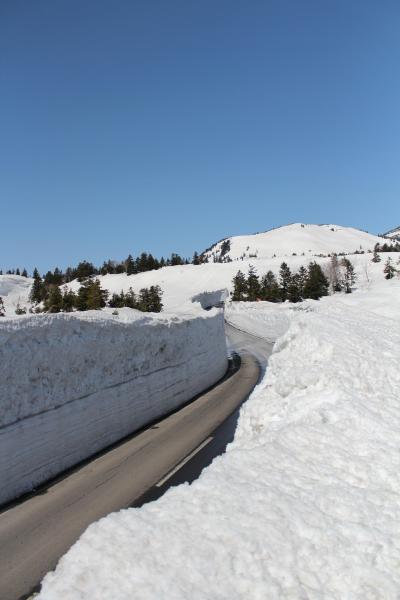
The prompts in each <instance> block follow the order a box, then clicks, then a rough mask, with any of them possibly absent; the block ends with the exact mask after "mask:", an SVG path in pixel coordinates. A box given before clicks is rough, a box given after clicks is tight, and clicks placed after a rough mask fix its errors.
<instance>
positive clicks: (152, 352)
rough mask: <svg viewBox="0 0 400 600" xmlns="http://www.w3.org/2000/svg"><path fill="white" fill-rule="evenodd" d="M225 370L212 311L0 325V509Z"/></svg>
mask: <svg viewBox="0 0 400 600" xmlns="http://www.w3.org/2000/svg"><path fill="white" fill-rule="evenodd" d="M226 366H227V353H226V345H225V333H224V322H223V315H222V312H221V311H217V310H216V309H215V310H214V311H210V312H205V311H203V310H201V309H200V307H198V308H197V310H196V309H195V307H194V306H193V309H192V313H191V314H190V315H187V316H183V315H174V314H169V315H168V316H166V315H154V314H153V315H150V314H147V315H144V314H143V313H140V312H138V311H135V310H131V309H129V308H125V309H121V310H120V311H119V315H113V314H111V310H109V311H103V312H97V311H89V312H85V313H73V314H71V313H69V314H59V315H35V316H29V317H28V316H27V317H24V318H20V319H17V318H15V319H8V318H3V319H1V322H0V481H1V486H0V503H2V502H5V501H7V500H9V499H11V498H13V497H15V496H16V495H18V494H21V493H23V492H25V491H27V490H29V489H31V487H32V486H35V485H37V484H38V483H40V482H42V481H44V480H45V479H48V478H49V477H52V476H54V475H55V474H57V473H59V472H60V471H62V470H63V469H65V468H67V467H69V466H71V465H74V464H76V463H77V462H79V461H80V460H82V459H84V458H87V457H88V456H90V455H91V454H93V453H94V452H97V451H98V450H100V449H101V448H104V447H106V446H107V445H109V444H111V443H113V442H115V441H116V440H119V439H121V438H122V437H124V436H125V435H127V434H128V433H131V432H132V431H135V430H136V429H138V428H140V427H142V426H143V425H145V424H146V423H148V422H149V421H151V420H153V419H155V418H157V417H160V416H161V415H163V414H165V413H167V412H169V411H171V410H173V409H175V408H177V407H178V406H180V405H181V404H182V403H184V402H186V401H187V400H189V399H190V398H191V397H193V396H194V395H196V394H198V393H199V392H200V391H202V390H203V389H205V388H207V387H209V386H210V385H212V384H213V383H215V381H217V380H218V379H219V378H220V377H221V376H222V375H223V374H224V372H225V369H226Z"/></svg>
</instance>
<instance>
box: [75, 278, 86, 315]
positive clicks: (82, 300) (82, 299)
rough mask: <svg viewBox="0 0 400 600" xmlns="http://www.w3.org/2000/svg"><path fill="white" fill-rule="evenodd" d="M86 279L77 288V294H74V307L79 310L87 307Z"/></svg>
mask: <svg viewBox="0 0 400 600" xmlns="http://www.w3.org/2000/svg"><path fill="white" fill-rule="evenodd" d="M88 283H90V282H88V281H85V282H84V284H83V285H81V287H80V288H79V290H78V294H77V296H76V302H75V305H76V308H77V309H78V310H80V311H83V310H88V308H87V299H88V292H89V287H88Z"/></svg>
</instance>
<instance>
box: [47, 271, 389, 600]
mask: <svg viewBox="0 0 400 600" xmlns="http://www.w3.org/2000/svg"><path fill="white" fill-rule="evenodd" d="M377 298H379V303H378V307H377V310H376V311H375V310H372V308H373V307H374V305H375V304H374V300H376V299H377ZM265 306H266V305H264V304H259V305H255V304H254V305H249V304H242V305H240V306H239V307H237V308H235V309H233V310H231V311H230V318H232V317H233V318H235V320H236V323H237V324H239V323H240V322H241V324H242V325H245V324H246V323H248V322H249V321H251V322H252V327H253V329H255V322H256V318H257V317H256V315H257V313H258V314H259V317H260V318H259V320H260V327H259V329H258V334H259V335H263V334H265V333H268V330H267V328H266V323H268V321H271V318H272V317H271V315H272V311H273V310H274V307H272V308H271V307H268V309H267V310H266V311H265V313H266V315H263V312H264V311H263V307H265ZM240 312H242V313H243V318H242V320H241V319H240ZM246 313H250V315H248V314H246ZM277 313H278V316H277V317H276V320H275V325H276V324H277V323H278V322H280V325H279V326H280V327H283V321H285V319H286V323H287V326H288V330H287V332H286V333H285V334H284V335H283V336H282V337H281V338H280V339H279V340H278V342H277V343H276V345H275V352H274V354H273V356H272V358H271V360H270V365H269V368H268V370H267V375H266V377H265V378H264V380H263V382H262V383H261V384H260V386H258V388H257V389H256V391H255V392H254V393H253V395H252V396H251V398H250V399H249V401H248V402H247V403H246V404H245V405H244V408H243V409H242V411H241V415H240V419H239V424H238V429H237V433H236V436H235V440H234V442H233V443H232V444H231V445H230V446H229V447H228V451H227V452H226V454H225V455H223V456H222V457H219V458H217V459H216V460H215V461H214V462H213V464H212V465H211V466H210V467H209V468H208V469H207V470H206V471H205V472H204V473H203V475H202V476H201V477H200V479H198V480H197V481H195V482H194V483H193V484H192V485H191V486H189V485H182V486H179V487H177V488H175V489H172V490H170V491H169V492H167V494H166V495H165V496H163V497H162V498H161V499H160V500H158V501H157V502H154V503H150V504H148V505H145V506H143V507H142V508H141V509H128V510H123V511H120V512H119V513H114V514H111V515H109V516H108V517H107V518H105V519H102V520H101V521H99V522H97V523H95V524H92V525H91V526H90V527H89V528H88V529H87V531H86V532H85V533H84V534H83V535H82V537H81V539H80V540H79V541H78V542H77V543H76V544H75V545H74V546H73V547H72V548H71V549H70V551H69V552H68V553H67V554H66V555H65V556H64V557H63V558H62V559H61V561H60V562H59V564H58V567H57V569H56V571H55V572H54V573H50V574H48V575H47V576H46V578H45V579H44V582H43V587H42V591H41V593H40V594H39V599H40V600H58V599H59V598H63V600H89V599H92V598H96V599H97V600H106V599H107V600H108V599H111V598H112V599H113V600H126V598H135V599H140V600H150V599H152V600H154V599H156V598H168V599H171V600H172V599H173V600H178V599H179V600H180V599H182V600H183V599H185V600H186V599H187V598H192V599H194V600H197V599H198V600H200V599H201V600H203V599H204V598H215V599H217V598H218V599H221V600H222V599H232V598H233V599H243V600H248V599H260V600H265V599H266V598H268V599H282V598H290V599H292V600H298V599H299V598H304V599H306V598H307V599H315V600H317V599H321V598H324V599H332V600H333V599H337V598H343V599H344V598H348V599H360V600H365V599H366V598H368V599H377V598H382V599H386V600H394V599H398V598H399V593H400V570H399V564H400V483H399V475H398V474H399V470H400V452H399V431H400V394H399V391H400V372H399V368H398V365H399V362H400V316H399V315H400V282H399V281H398V280H392V281H382V282H381V281H379V283H378V284H377V285H376V286H372V288H371V289H370V290H367V289H365V290H364V291H360V292H357V293H355V294H352V295H348V296H345V295H336V296H334V297H331V298H326V299H324V300H323V301H321V302H314V301H309V302H307V303H303V304H302V305H299V307H297V309H296V310H294V309H293V307H291V306H289V305H285V307H283V308H282V307H279V308H277ZM284 313H286V314H284ZM272 323H273V324H274V321H273V320H272ZM275 325H274V326H275Z"/></svg>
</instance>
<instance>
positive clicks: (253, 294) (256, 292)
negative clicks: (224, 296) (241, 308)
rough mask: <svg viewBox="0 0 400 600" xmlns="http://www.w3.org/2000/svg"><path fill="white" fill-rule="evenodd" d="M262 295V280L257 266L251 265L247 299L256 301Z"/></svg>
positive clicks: (248, 276)
mask: <svg viewBox="0 0 400 600" xmlns="http://www.w3.org/2000/svg"><path fill="white" fill-rule="evenodd" d="M259 297H260V281H259V279H258V275H257V272H256V270H255V268H254V267H253V266H252V265H250V266H249V272H248V275H247V300H248V301H249V302H255V301H256V300H257V299H259Z"/></svg>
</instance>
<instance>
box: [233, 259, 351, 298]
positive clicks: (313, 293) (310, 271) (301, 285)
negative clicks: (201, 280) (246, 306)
mask: <svg viewBox="0 0 400 600" xmlns="http://www.w3.org/2000/svg"><path fill="white" fill-rule="evenodd" d="M355 281H356V274H355V271H354V267H353V265H352V263H351V262H350V261H349V260H348V259H347V258H342V259H341V260H340V261H339V260H338V257H337V256H336V255H334V256H332V258H331V261H330V264H329V268H328V277H327V276H326V275H325V274H324V272H323V270H322V269H321V267H320V265H319V264H318V263H316V262H310V263H309V265H308V267H304V266H303V265H302V266H301V267H300V268H299V270H298V271H296V272H294V273H292V271H291V269H290V268H289V266H288V265H287V263H286V262H283V263H282V264H281V266H280V269H279V274H278V277H276V276H275V274H274V273H273V272H272V271H268V272H267V273H266V274H265V275H263V276H262V277H259V275H258V274H257V272H256V270H255V268H254V267H253V266H250V267H249V271H248V275H247V277H246V276H245V275H244V273H242V271H238V273H237V274H236V275H235V277H234V278H233V291H232V294H231V296H232V300H234V301H242V302H243V301H244V302H254V301H257V300H265V301H267V302H286V301H289V302H301V301H302V300H306V299H307V298H311V299H313V300H319V299H320V298H322V297H323V296H327V295H328V294H329V290H330V289H331V290H332V292H340V291H345V292H346V293H348V294H349V293H351V291H352V289H353V286H354V284H355Z"/></svg>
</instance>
